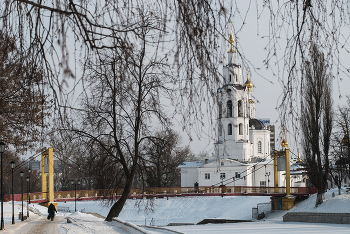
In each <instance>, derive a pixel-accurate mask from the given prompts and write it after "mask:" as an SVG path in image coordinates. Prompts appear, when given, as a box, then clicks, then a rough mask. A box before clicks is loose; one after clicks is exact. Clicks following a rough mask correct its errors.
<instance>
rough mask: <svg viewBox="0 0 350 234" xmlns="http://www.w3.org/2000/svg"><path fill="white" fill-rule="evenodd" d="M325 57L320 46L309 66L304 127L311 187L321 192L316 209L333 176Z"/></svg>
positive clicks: (306, 68) (329, 90)
mask: <svg viewBox="0 0 350 234" xmlns="http://www.w3.org/2000/svg"><path fill="white" fill-rule="evenodd" d="M328 69H329V68H328V65H327V63H326V61H325V58H324V55H323V53H322V52H321V51H319V49H318V48H317V46H316V45H313V46H312V47H311V48H310V61H306V62H305V66H304V71H303V75H304V80H303V81H304V82H303V89H302V93H301V95H302V101H301V118H300V125H301V131H302V133H303V134H302V136H303V139H302V145H303V150H304V154H305V158H306V163H307V165H308V168H309V178H310V182H311V184H313V185H314V186H315V187H316V188H317V200H316V206H318V205H319V204H321V203H322V201H323V200H324V194H325V192H326V190H327V179H328V176H329V150H330V139H331V133H332V121H333V111H332V98H331V94H332V88H331V87H332V83H331V75H330V74H329V72H328Z"/></svg>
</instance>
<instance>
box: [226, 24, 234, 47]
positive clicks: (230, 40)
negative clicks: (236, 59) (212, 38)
mask: <svg viewBox="0 0 350 234" xmlns="http://www.w3.org/2000/svg"><path fill="white" fill-rule="evenodd" d="M231 27H232V26H231ZM228 42H229V43H230V45H231V48H230V50H229V51H228V52H227V53H236V51H235V50H234V49H233V43H234V42H235V39H234V38H233V34H232V28H231V34H230V38H229V39H228Z"/></svg>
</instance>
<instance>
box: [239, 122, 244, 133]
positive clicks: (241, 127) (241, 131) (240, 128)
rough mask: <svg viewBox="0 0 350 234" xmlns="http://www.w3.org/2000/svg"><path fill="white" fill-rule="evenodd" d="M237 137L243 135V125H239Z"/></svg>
mask: <svg viewBox="0 0 350 234" xmlns="http://www.w3.org/2000/svg"><path fill="white" fill-rule="evenodd" d="M239 135H243V124H239Z"/></svg>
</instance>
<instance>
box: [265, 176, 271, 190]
mask: <svg viewBox="0 0 350 234" xmlns="http://www.w3.org/2000/svg"><path fill="white" fill-rule="evenodd" d="M270 175H271V172H266V175H265V176H267V184H268V185H267V187H270Z"/></svg>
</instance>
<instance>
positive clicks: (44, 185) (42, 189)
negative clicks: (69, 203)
mask: <svg viewBox="0 0 350 234" xmlns="http://www.w3.org/2000/svg"><path fill="white" fill-rule="evenodd" d="M46 153H47V151H46V150H45V151H43V152H42V153H41V192H42V199H46V192H47V188H46V173H45V156H46Z"/></svg>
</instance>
